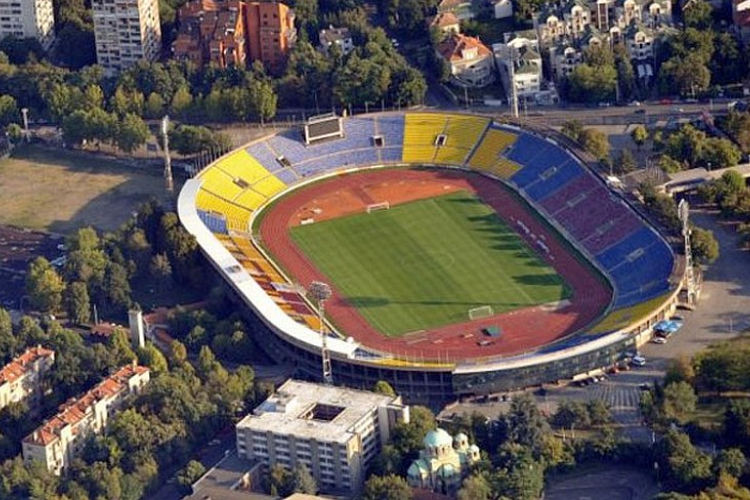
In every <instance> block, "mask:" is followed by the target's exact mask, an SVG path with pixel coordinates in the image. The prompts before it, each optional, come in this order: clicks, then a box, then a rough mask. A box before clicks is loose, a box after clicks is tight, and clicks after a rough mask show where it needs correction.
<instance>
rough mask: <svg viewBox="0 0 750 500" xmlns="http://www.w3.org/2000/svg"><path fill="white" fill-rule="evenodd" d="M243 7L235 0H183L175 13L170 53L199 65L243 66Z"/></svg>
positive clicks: (244, 43)
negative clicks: (176, 22) (222, 0)
mask: <svg viewBox="0 0 750 500" xmlns="http://www.w3.org/2000/svg"><path fill="white" fill-rule="evenodd" d="M244 11H245V4H244V3H243V2H240V1H239V0H229V1H226V2H217V1H215V0H195V1H192V2H188V3H186V4H185V5H183V6H182V7H180V10H179V11H178V13H177V18H178V20H179V26H180V27H179V31H178V34H177V39H176V40H175V42H174V44H173V45H172V51H173V55H174V57H175V58H176V59H178V60H182V61H191V62H193V63H195V64H196V65H197V66H199V67H200V66H203V65H205V64H214V65H216V66H217V67H219V68H227V67H230V66H240V67H244V66H245V61H246V58H247V36H246V32H245V31H246V30H245V14H244Z"/></svg>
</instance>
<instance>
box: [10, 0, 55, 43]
mask: <svg viewBox="0 0 750 500" xmlns="http://www.w3.org/2000/svg"><path fill="white" fill-rule="evenodd" d="M7 36H14V37H16V38H36V39H37V40H39V43H40V44H41V45H42V47H43V48H44V50H49V48H50V47H52V42H54V39H55V16H54V13H53V9H52V0H0V39H2V38H5V37H7Z"/></svg>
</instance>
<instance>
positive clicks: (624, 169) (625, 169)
mask: <svg viewBox="0 0 750 500" xmlns="http://www.w3.org/2000/svg"><path fill="white" fill-rule="evenodd" d="M615 166H616V168H617V172H618V173H620V174H627V173H630V172H632V171H633V170H635V168H636V166H637V165H636V163H635V158H634V157H633V153H631V152H630V150H629V149H627V148H625V149H621V150H620V153H619V154H618V155H617V160H616V161H615Z"/></svg>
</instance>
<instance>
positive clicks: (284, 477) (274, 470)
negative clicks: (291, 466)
mask: <svg viewBox="0 0 750 500" xmlns="http://www.w3.org/2000/svg"><path fill="white" fill-rule="evenodd" d="M268 481H269V489H270V490H271V491H270V493H271V495H273V496H281V497H287V496H289V495H291V494H292V493H294V482H293V478H292V474H291V473H290V472H289V471H288V470H287V469H285V468H284V467H282V466H281V465H278V464H277V465H273V466H272V467H271V469H270V470H269V473H268Z"/></svg>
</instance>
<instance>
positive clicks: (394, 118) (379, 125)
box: [375, 114, 405, 161]
mask: <svg viewBox="0 0 750 500" xmlns="http://www.w3.org/2000/svg"><path fill="white" fill-rule="evenodd" d="M404 128H405V123H404V115H402V114H398V115H381V116H376V117H375V134H376V135H381V136H382V137H383V141H384V142H385V147H386V148H392V147H395V146H398V149H399V159H398V161H401V147H402V146H403V144H404Z"/></svg>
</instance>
